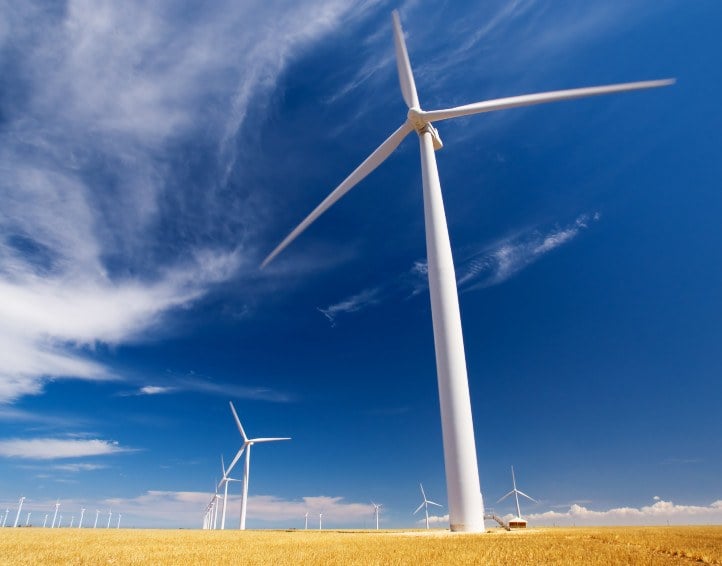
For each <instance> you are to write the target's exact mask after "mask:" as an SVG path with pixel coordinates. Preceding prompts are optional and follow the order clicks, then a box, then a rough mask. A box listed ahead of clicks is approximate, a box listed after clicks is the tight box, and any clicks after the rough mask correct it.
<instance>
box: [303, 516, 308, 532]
mask: <svg viewBox="0 0 722 566" xmlns="http://www.w3.org/2000/svg"><path fill="white" fill-rule="evenodd" d="M305 518H306V522H305V523H304V525H303V530H305V531H307V530H308V511H306V516H305Z"/></svg>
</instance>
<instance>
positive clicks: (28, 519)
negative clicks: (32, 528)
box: [25, 511, 31, 527]
mask: <svg viewBox="0 0 722 566" xmlns="http://www.w3.org/2000/svg"><path fill="white" fill-rule="evenodd" d="M30 514H31V511H28V516H27V517H25V526H26V527H27V526H28V525H29V524H30Z"/></svg>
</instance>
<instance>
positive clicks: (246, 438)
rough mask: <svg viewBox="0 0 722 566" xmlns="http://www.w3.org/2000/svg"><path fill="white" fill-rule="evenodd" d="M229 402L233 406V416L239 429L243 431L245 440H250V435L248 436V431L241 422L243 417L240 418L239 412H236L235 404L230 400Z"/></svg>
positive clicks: (242, 434)
mask: <svg viewBox="0 0 722 566" xmlns="http://www.w3.org/2000/svg"><path fill="white" fill-rule="evenodd" d="M228 404H229V405H230V406H231V412H232V413H233V418H234V419H236V426H238V430H239V432H240V433H241V436H242V437H243V442H248V437H247V436H246V431H245V430H243V425H242V424H241V419H239V418H238V413H236V408H235V407H234V406H233V403H232V402H230V401H229V402H228Z"/></svg>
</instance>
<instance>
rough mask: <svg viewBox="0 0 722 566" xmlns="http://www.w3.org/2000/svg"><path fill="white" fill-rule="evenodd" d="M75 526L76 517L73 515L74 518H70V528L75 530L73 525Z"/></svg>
mask: <svg viewBox="0 0 722 566" xmlns="http://www.w3.org/2000/svg"><path fill="white" fill-rule="evenodd" d="M74 524H75V515H72V516H71V517H70V528H71V529H72V528H73V525H74Z"/></svg>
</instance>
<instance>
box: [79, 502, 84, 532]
mask: <svg viewBox="0 0 722 566" xmlns="http://www.w3.org/2000/svg"><path fill="white" fill-rule="evenodd" d="M84 516H85V507H83V508H82V509H81V510H80V520H79V521H78V528H79V529H82V528H83V517H84Z"/></svg>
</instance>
